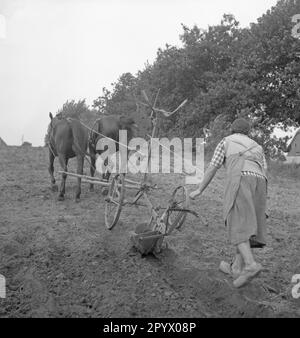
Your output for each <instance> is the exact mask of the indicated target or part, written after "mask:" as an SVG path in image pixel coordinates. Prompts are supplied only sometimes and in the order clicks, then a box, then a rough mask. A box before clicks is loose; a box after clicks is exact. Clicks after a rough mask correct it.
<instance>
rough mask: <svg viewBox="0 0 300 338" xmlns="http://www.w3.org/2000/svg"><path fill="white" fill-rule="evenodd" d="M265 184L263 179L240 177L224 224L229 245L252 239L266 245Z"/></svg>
mask: <svg viewBox="0 0 300 338" xmlns="http://www.w3.org/2000/svg"><path fill="white" fill-rule="evenodd" d="M266 200H267V182H266V179H265V178H263V177H257V176H250V175H249V176H248V175H242V176H241V182H240V186H239V189H238V192H237V196H236V200H235V202H234V204H233V207H232V209H231V210H230V212H229V214H228V217H227V220H226V224H227V228H228V234H229V240H230V243H231V244H234V245H237V244H240V243H242V242H246V241H248V240H250V239H251V240H252V239H254V241H256V243H258V244H261V245H262V246H264V245H265V244H266Z"/></svg>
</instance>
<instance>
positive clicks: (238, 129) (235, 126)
mask: <svg viewBox="0 0 300 338" xmlns="http://www.w3.org/2000/svg"><path fill="white" fill-rule="evenodd" d="M231 131H232V133H240V134H245V135H247V134H248V133H249V131H250V123H249V122H248V121H247V120H246V119H244V118H242V117H241V118H238V119H236V120H234V121H233V122H232V124H231Z"/></svg>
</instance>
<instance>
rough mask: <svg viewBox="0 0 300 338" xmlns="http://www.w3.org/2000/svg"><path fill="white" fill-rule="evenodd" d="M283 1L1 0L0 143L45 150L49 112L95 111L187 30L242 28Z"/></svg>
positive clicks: (178, 42) (178, 40) (177, 42)
mask: <svg viewBox="0 0 300 338" xmlns="http://www.w3.org/2000/svg"><path fill="white" fill-rule="evenodd" d="M276 3H277V0H252V1H241V0H209V1H207V0H206V1H204V0H0V137H1V138H2V139H3V140H4V141H5V142H6V143H7V144H9V145H20V144H21V140H22V138H24V140H25V141H29V142H31V143H32V144H33V145H34V146H39V145H43V140H44V135H45V133H46V130H47V125H48V123H49V112H50V111H51V112H53V113H56V112H57V110H58V109H59V108H61V106H62V105H63V103H64V102H66V101H67V100H72V99H74V100H79V99H83V98H85V99H86V101H87V103H88V104H89V105H91V104H92V103H93V100H94V99H96V98H97V97H98V96H99V95H100V94H101V92H102V88H103V87H107V88H110V87H111V83H113V82H115V81H117V79H118V77H119V76H120V75H121V74H123V73H125V72H131V73H132V74H136V73H137V71H138V70H142V69H143V68H144V65H145V63H146V62H147V61H148V62H150V63H152V62H153V61H154V60H155V57H156V52H157V50H158V48H160V47H164V46H165V44H166V43H168V44H170V45H177V46H180V45H181V44H180V39H179V35H180V34H181V33H182V27H181V24H185V25H186V26H188V27H192V26H193V25H195V24H196V25H197V26H198V27H200V28H204V29H205V28H207V27H208V25H215V24H218V23H220V21H221V18H222V15H223V14H224V13H226V14H228V13H231V14H233V15H234V16H235V17H236V19H237V20H238V21H239V22H240V24H241V26H242V27H246V26H249V24H250V23H251V22H256V20H257V18H258V17H260V16H261V15H262V14H263V13H265V12H266V11H267V10H268V9H270V8H271V7H272V6H274V5H275V4H276Z"/></svg>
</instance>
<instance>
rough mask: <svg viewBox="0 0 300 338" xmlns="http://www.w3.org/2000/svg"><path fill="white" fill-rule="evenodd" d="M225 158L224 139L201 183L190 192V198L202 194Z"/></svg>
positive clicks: (218, 146) (217, 148)
mask: <svg viewBox="0 0 300 338" xmlns="http://www.w3.org/2000/svg"><path fill="white" fill-rule="evenodd" d="M224 160H225V147H224V139H223V140H222V141H221V142H220V143H219V144H218V145H217V147H216V149H215V151H214V155H213V157H212V160H211V162H210V164H209V167H208V169H207V170H206V172H205V174H204V178H203V181H202V182H201V184H200V185H199V187H198V189H196V190H195V191H193V192H191V193H190V198H191V199H195V198H196V197H197V196H199V195H201V194H202V192H203V191H204V190H205V189H206V187H207V186H208V185H209V183H210V182H211V180H212V179H213V177H214V176H215V174H216V172H217V170H218V169H219V168H220V167H221V166H222V164H223V163H224Z"/></svg>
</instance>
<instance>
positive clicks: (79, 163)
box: [75, 155, 84, 202]
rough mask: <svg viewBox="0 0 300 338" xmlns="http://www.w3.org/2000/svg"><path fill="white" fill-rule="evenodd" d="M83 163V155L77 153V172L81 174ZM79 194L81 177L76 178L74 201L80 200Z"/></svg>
mask: <svg viewBox="0 0 300 338" xmlns="http://www.w3.org/2000/svg"><path fill="white" fill-rule="evenodd" d="M83 163H84V156H81V155H77V174H79V175H82V174H83ZM80 194H81V178H80V177H78V178H77V191H76V198H75V200H76V202H79V201H80Z"/></svg>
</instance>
